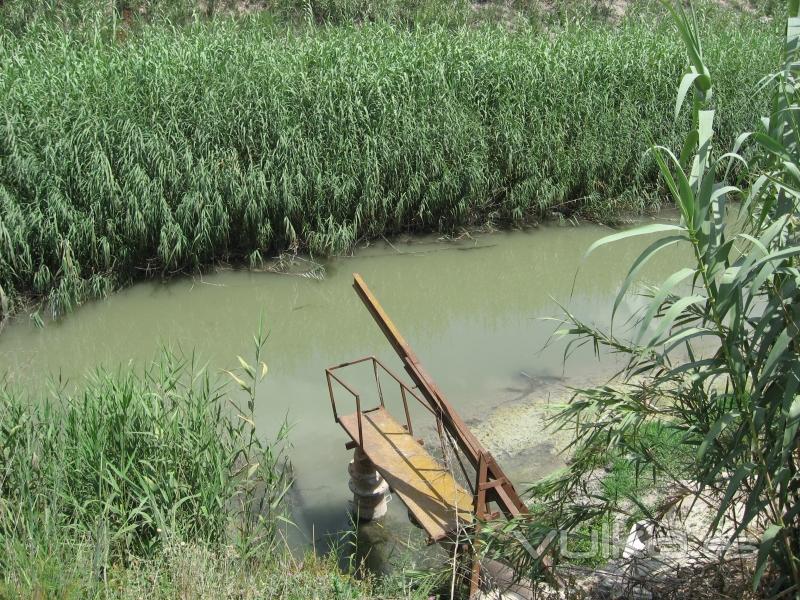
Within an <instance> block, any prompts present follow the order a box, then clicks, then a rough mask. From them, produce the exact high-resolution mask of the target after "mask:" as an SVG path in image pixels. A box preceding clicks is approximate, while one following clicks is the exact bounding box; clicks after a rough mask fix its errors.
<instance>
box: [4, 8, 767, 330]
mask: <svg viewBox="0 0 800 600" xmlns="http://www.w3.org/2000/svg"><path fill="white" fill-rule="evenodd" d="M725 19H728V21H725ZM704 26H705V27H706V28H707V29H708V34H707V35H705V37H704V40H705V44H706V53H707V55H708V56H709V57H710V60H711V61H713V63H714V64H715V65H717V70H716V72H717V74H718V87H717V94H718V99H719V103H720V105H722V106H724V107H725V110H724V111H721V113H722V114H723V115H725V119H726V120H725V121H724V122H722V123H721V124H720V138H721V141H722V143H723V144H726V143H729V142H730V141H731V138H732V136H733V132H736V131H740V130H742V129H744V128H745V127H746V126H747V125H750V124H751V123H753V122H754V120H755V116H756V115H758V114H760V113H761V112H763V110H762V109H763V106H762V103H761V102H760V100H759V97H757V96H755V97H754V88H755V85H756V83H757V81H758V78H759V77H760V76H761V74H763V73H767V72H768V70H769V66H770V65H771V64H773V62H774V60H775V57H776V56H778V54H779V52H780V48H781V41H780V40H781V38H780V35H779V34H778V32H777V30H775V28H774V27H773V26H772V25H769V24H762V23H759V22H758V21H757V20H756V19H754V18H749V17H746V16H745V17H735V16H732V15H731V16H726V17H722V16H719V15H717V16H715V17H714V18H713V22H710V23H706V24H705V25H704ZM682 52H683V50H682V48H681V45H680V41H679V40H677V39H675V37H674V36H673V35H672V34H671V32H669V31H668V30H663V26H662V25H660V24H658V23H655V24H654V23H650V22H641V21H635V20H632V21H631V22H626V23H623V24H622V25H621V26H619V27H616V28H606V27H598V26H596V25H594V26H580V25H576V26H573V27H567V28H565V29H563V30H559V31H558V32H557V33H556V32H549V33H541V32H537V31H536V30H533V29H524V28H523V29H518V30H516V31H513V32H510V31H508V30H506V29H502V28H492V27H485V28H479V29H474V28H461V29H457V30H445V29H441V28H418V29H415V30H413V31H402V30H399V29H398V28H393V27H388V26H381V25H367V26H361V27H337V28H327V27H326V28H308V29H300V30H289V31H286V30H280V31H278V30H276V29H270V28H268V27H265V26H264V24H263V21H261V20H258V19H247V18H245V19H240V20H218V21H211V22H209V23H207V24H205V25H197V26H194V27H189V28H180V29H177V28H168V27H161V26H153V27H148V28H144V29H142V30H141V31H140V32H139V33H137V34H136V35H132V36H130V37H128V38H127V39H125V40H124V41H114V42H108V41H103V40H102V39H101V38H100V37H95V38H93V37H92V36H91V35H88V34H87V33H86V32H85V31H84V32H82V34H81V35H77V34H72V33H69V32H64V31H63V30H62V29H61V28H59V27H55V26H48V25H41V24H39V25H37V26H36V27H35V28H34V29H32V30H31V31H29V32H27V33H26V34H25V35H24V36H21V37H15V36H13V35H7V36H0V286H1V287H2V289H3V290H4V291H5V296H6V297H7V299H8V300H7V303H8V304H9V305H10V307H9V308H8V309H7V310H8V311H11V310H13V308H14V306H19V304H20V300H21V299H22V298H31V297H33V298H38V299H41V300H45V301H46V302H47V304H48V306H49V309H50V311H51V312H52V314H53V315H59V314H62V313H64V312H66V311H69V310H70V309H71V308H72V307H73V306H75V305H76V304H77V303H80V302H82V301H83V300H85V299H87V298H91V297H97V296H103V295H105V294H107V293H108V292H109V291H110V290H112V289H114V288H116V287H118V286H120V285H124V284H126V283H128V282H130V281H132V280H134V279H137V278H141V277H147V276H165V275H169V274H171V273H175V272H181V271H186V270H194V269H198V268H201V267H202V266H204V265H208V264H210V263H214V262H216V261H225V260H241V261H245V262H248V261H249V262H250V263H253V264H257V263H259V262H260V261H261V260H262V258H263V257H265V256H268V255H269V254H270V253H272V252H276V253H277V252H278V251H280V250H284V249H287V248H288V249H302V250H305V251H308V252H310V253H312V254H335V253H340V252H344V251H347V250H348V249H350V248H351V247H352V246H353V244H354V243H355V242H356V241H357V240H358V239H360V238H364V237H372V236H379V235H391V234H393V233H397V232H407V231H431V230H436V231H449V230H453V229H455V228H457V227H459V226H464V225H471V224H484V223H486V222H492V223H501V224H507V223H521V222H524V221H527V220H531V219H538V218H541V217H542V216H544V215H547V214H549V213H551V212H553V211H557V212H560V213H573V212H575V211H583V212H584V213H587V212H588V213H591V214H594V215H601V216H607V215H610V214H613V213H615V212H616V211H619V210H627V209H633V210H640V209H642V208H643V207H645V206H647V205H648V204H651V203H654V202H657V200H658V194H659V189H658V187H657V177H656V168H655V164H654V163H653V161H652V158H651V157H649V156H646V155H645V150H646V149H647V147H648V144H649V142H650V141H652V140H663V141H665V143H666V144H667V145H675V144H676V143H677V141H678V137H677V134H676V132H678V131H680V130H681V125H683V124H681V123H679V126H678V127H676V126H675V125H674V123H673V117H672V111H671V110H670V108H669V104H670V102H669V100H670V99H671V98H673V97H674V93H675V92H674V82H675V81H677V80H678V79H679V78H680V67H679V66H678V67H676V65H680V64H681V60H680V57H681V56H682ZM762 63H763V64H762ZM745 65H747V68H744V66H745Z"/></svg>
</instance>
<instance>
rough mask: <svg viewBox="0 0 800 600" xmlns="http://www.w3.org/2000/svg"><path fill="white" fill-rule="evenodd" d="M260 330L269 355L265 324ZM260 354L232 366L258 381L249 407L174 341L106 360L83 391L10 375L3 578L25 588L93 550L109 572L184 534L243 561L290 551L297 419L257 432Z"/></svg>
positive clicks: (0, 399) (2, 414) (0, 502)
mask: <svg viewBox="0 0 800 600" xmlns="http://www.w3.org/2000/svg"><path fill="white" fill-rule="evenodd" d="M254 343H255V357H256V360H258V361H260V355H261V352H262V348H263V344H264V337H263V336H256V338H255V339H254ZM242 362H243V364H244V365H246V363H245V362H244V360H243V361H242ZM260 364H261V366H260V370H259V372H255V371H254V370H253V369H251V368H249V366H247V367H245V368H244V373H242V374H241V375H235V374H234V375H235V376H236V380H237V382H240V383H241V385H242V386H244V387H247V388H248V389H249V390H251V392H249V393H248V395H247V398H246V406H241V407H240V406H239V399H240V398H241V397H242V395H241V393H240V392H234V391H233V390H231V389H230V385H229V384H228V383H227V382H225V381H220V380H217V379H216V378H215V377H212V376H210V375H209V373H208V372H207V370H206V369H205V367H204V366H201V365H199V364H198V363H197V362H196V360H195V357H194V356H193V355H190V356H185V357H184V356H180V355H177V354H175V353H172V352H169V351H164V352H163V354H162V355H161V356H160V357H159V358H158V359H157V360H156V361H155V362H154V363H153V364H152V365H151V366H149V367H148V368H146V369H145V370H144V371H143V372H142V373H136V372H133V371H131V370H123V369H120V370H118V371H117V372H109V371H102V370H98V371H96V372H95V373H94V374H93V375H92V376H91V377H90V378H89V379H88V381H87V382H86V384H85V386H84V389H83V390H82V391H80V392H79V393H75V394H72V393H67V392H66V391H65V390H64V389H62V388H58V387H55V386H54V388H53V389H52V392H51V394H50V395H48V396H46V397H44V398H29V397H26V396H24V395H22V394H20V393H18V392H16V391H15V390H13V389H10V388H9V387H8V386H6V385H2V386H0V452H1V453H2V454H1V455H0V572H2V573H3V576H2V577H3V581H2V583H4V584H7V585H9V586H11V588H12V589H17V590H21V589H27V588H28V586H30V585H33V583H34V582H35V581H34V580H35V579H36V578H37V577H36V574H35V573H34V570H35V569H37V568H40V567H41V565H43V564H44V565H46V564H48V563H49V562H52V561H55V564H60V565H62V568H63V567H66V566H69V565H71V564H72V562H71V558H70V555H71V554H72V555H73V556H77V555H78V554H80V553H82V552H83V553H86V552H89V553H90V554H91V556H92V558H91V564H92V565H93V567H92V568H93V571H94V573H93V575H94V577H95V578H99V579H101V580H102V579H103V578H105V577H106V573H107V571H108V569H110V568H116V566H120V565H121V566H123V567H124V566H125V565H129V564H131V562H132V561H133V562H135V561H139V560H149V559H153V558H154V557H158V556H161V555H163V553H164V552H165V551H166V550H168V549H170V548H173V547H175V546H178V545H181V544H183V545H186V544H189V545H191V546H193V547H202V548H207V549H208V550H209V551H212V552H219V551H222V552H224V551H225V550H224V549H225V548H227V547H231V548H233V549H234V551H235V554H236V556H237V557H238V558H239V559H240V560H243V561H253V560H255V559H257V558H258V557H261V558H264V557H267V556H271V555H275V554H279V553H280V552H277V551H276V549H279V550H282V549H283V545H282V544H283V543H282V541H281V540H280V538H279V537H278V528H279V526H280V525H281V523H282V522H283V521H285V519H286V517H285V515H286V512H285V509H286V506H285V503H284V502H283V499H284V496H285V494H286V492H287V490H288V489H289V485H290V482H291V473H290V470H289V464H288V459H287V456H286V455H285V453H284V450H285V444H286V435H287V429H286V427H285V426H284V427H282V428H281V429H280V431H279V433H278V434H277V438H276V439H275V440H273V441H272V442H271V443H267V442H264V441H263V440H262V439H261V438H259V436H257V435H256V431H255V424H254V422H253V411H254V408H255V406H254V398H255V386H256V385H257V383H258V382H259V381H260V380H261V379H263V376H264V375H265V374H266V367H265V365H264V363H263V362H261V363H260ZM70 549H71V550H70ZM76 560H77V559H76ZM78 562H79V561H78Z"/></svg>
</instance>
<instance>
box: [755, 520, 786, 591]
mask: <svg viewBox="0 0 800 600" xmlns="http://www.w3.org/2000/svg"><path fill="white" fill-rule="evenodd" d="M781 530H782V528H781V527H780V525H776V524H775V523H773V524H771V525H770V526H769V527H767V529H766V531H764V533H763V534H762V535H761V543H760V544H759V545H758V558H757V559H756V572H755V575H753V591H756V590H757V589H758V584H759V583H761V577H763V576H764V570H765V569H766V567H767V559H768V558H769V554H770V551H771V550H772V546H773V545H774V544H775V538H776V537H777V536H778V534H779V533H780V532H781Z"/></svg>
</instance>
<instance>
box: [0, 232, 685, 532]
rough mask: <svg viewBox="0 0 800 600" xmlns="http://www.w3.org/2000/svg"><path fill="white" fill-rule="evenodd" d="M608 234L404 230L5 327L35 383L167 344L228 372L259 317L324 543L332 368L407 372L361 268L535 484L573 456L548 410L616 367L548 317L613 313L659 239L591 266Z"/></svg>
mask: <svg viewBox="0 0 800 600" xmlns="http://www.w3.org/2000/svg"><path fill="white" fill-rule="evenodd" d="M608 233H609V229H608V228H603V227H599V226H594V225H581V226H579V227H573V226H571V225H565V226H557V225H547V226H540V227H536V228H531V229H527V230H524V231H512V232H496V233H483V234H474V235H471V236H465V237H463V238H462V239H460V240H458V241H452V240H440V239H437V238H435V237H408V238H401V239H394V240H392V241H391V243H389V242H385V241H379V242H377V243H373V244H371V245H369V246H367V247H362V248H359V249H358V250H356V251H355V253H354V255H353V256H351V257H336V258H333V259H329V260H324V261H321V264H322V266H323V267H324V270H325V276H324V278H322V279H315V278H309V277H301V276H297V275H289V274H278V273H274V272H253V271H246V270H234V269H217V270H215V271H214V272H213V273H209V274H206V275H204V276H202V277H200V276H196V277H184V278H178V279H173V280H170V281H168V282H166V283H160V282H147V283H139V284H136V285H134V286H132V287H130V288H128V289H125V290H122V291H120V292H118V293H116V294H114V295H112V296H111V297H110V298H108V299H106V300H102V301H97V302H91V303H88V304H86V305H85V306H83V307H81V308H80V309H78V310H76V311H75V312H74V313H72V314H70V315H68V316H66V317H64V318H62V319H60V320H59V321H57V322H49V323H47V324H46V326H45V327H44V328H41V329H37V328H36V327H34V325H33V323H32V322H31V320H30V319H27V318H26V317H25V316H24V315H23V316H20V317H17V318H16V319H14V320H13V321H12V322H11V323H10V324H9V326H8V327H6V329H5V331H4V332H3V333H2V335H0V372H2V371H5V372H6V374H7V378H8V380H9V381H10V382H12V383H15V384H21V385H24V386H26V387H29V388H32V389H33V388H35V387H36V386H37V385H40V383H41V382H42V381H43V380H44V379H45V378H46V377H47V376H54V377H61V378H62V380H70V381H73V382H75V385H80V380H81V378H82V377H83V376H84V374H85V373H86V372H87V370H90V369H92V368H94V367H95V366H96V365H98V364H103V365H105V366H108V367H112V368H114V367H116V366H119V365H124V364H128V363H132V364H134V365H141V364H143V363H145V362H146V361H148V360H149V359H151V358H153V357H154V356H155V354H156V353H157V351H158V347H159V345H161V344H165V345H169V346H172V347H177V346H180V347H182V348H184V349H195V350H196V351H197V353H198V354H199V356H201V357H202V358H203V359H204V360H207V361H208V362H209V365H210V368H212V369H214V370H221V369H222V368H229V367H234V366H237V360H236V356H237V355H243V356H245V357H247V356H248V355H249V351H250V344H251V343H252V342H251V337H252V334H253V333H254V332H255V330H256V327H257V324H258V322H259V318H260V316H262V315H263V319H264V323H265V326H266V329H267V330H268V331H269V340H268V342H267V346H266V360H267V362H268V363H269V369H270V370H269V375H268V376H267V379H266V380H265V381H264V383H263V385H262V387H261V388H260V391H259V396H258V402H257V406H256V422H257V426H258V428H259V430H260V431H261V432H262V433H263V434H264V435H265V436H271V435H273V434H274V432H275V431H276V430H277V427H278V426H279V425H280V424H281V423H282V422H283V420H284V419H287V420H288V421H289V422H290V423H291V424H292V429H291V434H290V439H291V443H292V448H291V450H290V456H291V461H292V464H293V466H294V472H295V476H296V483H295V487H294V492H293V504H294V508H293V510H294V520H295V521H296V522H297V526H298V527H297V530H296V532H295V533H296V537H298V538H299V539H302V540H305V541H306V542H308V543H311V542H312V538H314V540H313V541H314V543H316V544H320V543H324V539H325V536H326V535H327V534H329V533H332V532H337V531H340V530H343V529H346V528H347V527H348V514H347V506H348V504H347V502H348V499H349V491H348V487H347V463H348V460H349V458H350V452H349V451H347V450H345V447H344V444H345V442H346V441H347V440H346V437H345V434H344V432H343V431H342V430H341V429H340V428H339V426H338V425H336V424H335V423H334V420H333V416H332V413H331V408H330V403H329V400H328V392H327V388H326V384H325V377H324V368H325V367H326V366H329V365H333V364H337V363H340V362H344V361H346V360H351V359H354V358H358V357H361V356H365V355H369V354H374V355H375V356H377V357H379V358H380V359H381V360H383V361H384V362H385V363H386V364H387V365H389V366H391V367H393V368H394V370H395V371H397V372H400V371H401V370H402V369H401V365H400V364H399V361H398V359H397V357H396V356H395V355H394V353H393V351H392V349H391V348H390V346H389V345H388V343H387V342H386V341H385V339H384V338H383V336H382V334H381V333H380V331H379V330H378V328H377V326H376V325H375V324H374V322H373V321H372V319H371V317H370V315H369V314H368V313H367V311H366V310H365V308H364V307H363V306H362V304H361V302H360V300H359V299H358V297H357V296H356V294H355V293H354V292H353V290H352V288H351V284H352V273H353V272H358V273H360V274H361V275H362V276H363V277H364V278H365V280H366V281H367V282H368V284H369V285H370V287H371V289H372V290H373V292H374V293H375V295H376V296H377V297H378V299H379V300H380V301H381V303H382V304H383V306H384V308H385V309H386V311H387V312H388V314H389V315H390V316H391V317H392V319H393V320H394V322H395V324H396V325H397V326H398V328H399V329H400V331H401V332H402V334H403V335H404V337H405V338H406V340H407V341H408V342H409V344H410V345H411V346H412V347H413V348H414V350H415V352H416V353H417V354H418V356H419V357H420V359H421V360H422V362H423V364H424V365H425V367H426V369H427V371H428V372H429V373H430V374H431V376H432V377H433V378H434V380H435V381H436V382H437V384H438V385H439V387H440V388H441V389H442V390H443V391H444V393H445V394H446V395H447V397H448V398H449V400H450V401H451V403H452V404H453V405H454V406H455V407H456V409H457V410H458V411H459V412H460V414H461V415H462V417H463V418H464V419H465V421H466V422H467V423H468V424H469V425H470V426H471V427H473V429H474V431H475V433H476V435H477V436H478V437H479V439H481V441H482V442H483V443H484V444H485V445H486V446H487V447H488V448H489V450H490V451H492V452H493V453H494V454H495V456H496V458H497V459H498V460H499V462H500V463H501V464H502V465H503V467H504V468H505V470H506V471H507V472H508V474H509V475H510V476H511V478H512V479H514V481H515V483H516V484H517V485H518V487H521V488H523V489H524V488H525V484H526V483H527V482H531V481H534V480H536V479H537V478H539V477H541V476H543V475H546V474H547V473H549V472H551V471H552V470H553V469H556V468H558V467H559V466H561V465H562V464H563V462H562V457H561V456H560V455H559V453H558V448H559V445H560V440H559V439H557V438H556V437H555V436H554V435H553V434H552V433H548V432H547V431H545V428H544V420H545V418H546V417H547V416H548V415H549V414H551V413H552V411H553V409H554V408H555V407H556V406H557V405H558V403H560V402H563V401H564V400H565V398H567V392H565V386H575V385H585V384H589V383H595V382H598V381H600V380H602V379H603V378H604V377H606V376H607V374H608V373H609V372H610V366H609V364H608V361H603V362H598V361H597V360H596V359H595V358H594V357H593V355H592V352H591V350H590V349H587V348H584V349H582V350H581V351H579V352H577V353H576V354H575V355H574V356H572V357H571V358H570V359H569V360H568V361H567V362H566V364H564V362H563V356H562V353H563V349H564V346H563V344H555V345H553V346H551V347H549V348H547V349H546V350H544V351H543V350H542V349H543V347H544V346H545V343H546V342H547V340H548V337H549V336H550V334H551V333H552V331H553V329H554V323H552V322H548V321H544V320H542V317H550V316H557V315H559V313H560V309H559V307H558V305H557V303H556V302H561V303H563V304H564V305H565V306H568V307H569V309H570V310H571V311H572V312H573V313H574V314H576V315H579V316H580V317H581V318H583V319H585V320H586V321H588V322H593V323H598V324H607V323H608V319H609V316H610V311H611V304H612V302H613V298H614V296H615V294H616V290H617V289H618V286H619V284H620V283H621V281H622V279H623V278H624V276H625V273H626V269H627V267H628V266H629V265H630V264H631V262H632V261H633V259H634V258H635V256H636V254H637V252H638V251H639V250H641V249H642V248H643V247H644V245H645V244H646V243H647V241H646V240H645V239H643V238H642V239H637V240H631V241H627V242H624V243H621V244H616V245H614V246H611V247H607V248H604V249H601V250H599V251H597V252H596V253H595V254H593V255H592V256H590V257H589V258H588V259H585V260H584V259H583V255H584V253H585V251H586V249H587V248H588V246H589V245H590V244H591V243H592V242H593V241H594V240H596V239H598V238H599V237H601V236H603V235H606V234H608ZM684 251H685V249H675V250H671V251H665V252H663V253H662V254H660V255H659V256H657V257H656V258H655V259H654V260H652V261H651V262H650V263H649V265H648V269H647V270H646V273H645V276H646V277H648V278H650V279H656V280H662V279H663V278H664V277H665V276H666V275H668V274H669V273H671V272H672V271H674V270H676V268H677V267H678V266H679V265H680V264H682V263H683V264H685V263H686V262H687V261H688V260H689V255H688V253H685V252H684ZM573 286H574V290H573ZM635 308H636V300H635V299H633V300H630V301H628V302H627V303H626V304H625V305H624V307H623V314H622V315H621V318H620V323H622V322H624V319H625V317H626V316H627V315H628V314H630V311H631V310H634V309H635ZM620 329H622V328H620ZM397 416H398V417H400V416H402V413H399V411H398V415H397ZM421 427H422V426H421ZM421 431H422V433H423V436H424V435H425V432H426V431H430V430H429V429H428V430H426V429H424V428H422V429H421ZM393 504H394V505H395V506H393V508H392V511H390V515H389V519H390V522H396V523H398V524H399V523H400V522H401V521H403V520H404V511H402V510H401V509H400V507H398V506H396V505H398V504H399V502H394V503H393ZM398 527H399V525H398Z"/></svg>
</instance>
